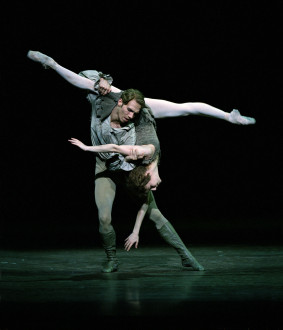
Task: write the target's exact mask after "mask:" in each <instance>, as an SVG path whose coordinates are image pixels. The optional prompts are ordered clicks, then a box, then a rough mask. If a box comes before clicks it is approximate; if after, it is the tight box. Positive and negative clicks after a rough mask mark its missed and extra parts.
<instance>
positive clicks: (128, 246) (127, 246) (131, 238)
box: [125, 233, 139, 251]
mask: <svg viewBox="0 0 283 330" xmlns="http://www.w3.org/2000/svg"><path fill="white" fill-rule="evenodd" d="M134 243H136V244H135V248H136V249H137V247H138V244H139V235H138V234H136V233H132V234H131V235H130V236H129V237H128V238H126V239H125V250H126V251H130V249H131V247H132V245H133V244H134Z"/></svg>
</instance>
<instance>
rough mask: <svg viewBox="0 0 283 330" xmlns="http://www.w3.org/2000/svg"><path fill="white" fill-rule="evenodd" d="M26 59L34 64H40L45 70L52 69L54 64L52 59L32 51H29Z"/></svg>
mask: <svg viewBox="0 0 283 330" xmlns="http://www.w3.org/2000/svg"><path fill="white" fill-rule="evenodd" d="M27 57H28V58H30V59H31V60H33V61H35V62H39V63H41V64H42V65H43V66H44V68H45V69H48V68H50V67H52V66H53V65H54V64H56V62H55V61H54V60H53V58H51V57H49V56H47V55H44V54H42V53H40V52H37V51H33V50H30V51H29V52H28V53H27Z"/></svg>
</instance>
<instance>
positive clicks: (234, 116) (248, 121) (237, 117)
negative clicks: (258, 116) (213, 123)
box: [229, 109, 256, 125]
mask: <svg viewBox="0 0 283 330" xmlns="http://www.w3.org/2000/svg"><path fill="white" fill-rule="evenodd" d="M229 121H230V123H232V124H238V125H253V124H255V123H256V120H255V119H254V118H251V117H245V116H242V115H241V114H240V112H239V110H236V109H234V110H233V111H232V112H231V113H229Z"/></svg>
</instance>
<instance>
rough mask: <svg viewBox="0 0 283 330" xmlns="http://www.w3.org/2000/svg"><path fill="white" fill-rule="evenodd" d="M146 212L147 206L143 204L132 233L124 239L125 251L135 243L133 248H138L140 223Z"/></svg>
mask: <svg viewBox="0 0 283 330" xmlns="http://www.w3.org/2000/svg"><path fill="white" fill-rule="evenodd" d="M147 210H148V204H147V203H144V204H143V205H142V206H141V208H140V209H139V211H138V214H137V218H136V222H135V226H134V229H133V232H132V233H131V235H130V236H129V237H127V238H126V239H125V250H126V251H130V249H131V247H132V245H133V244H135V243H136V244H135V248H137V247H138V244H139V232H140V228H141V225H142V222H143V219H144V216H145V214H146V212H147Z"/></svg>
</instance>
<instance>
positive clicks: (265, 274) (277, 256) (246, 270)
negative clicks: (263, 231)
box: [0, 245, 283, 330]
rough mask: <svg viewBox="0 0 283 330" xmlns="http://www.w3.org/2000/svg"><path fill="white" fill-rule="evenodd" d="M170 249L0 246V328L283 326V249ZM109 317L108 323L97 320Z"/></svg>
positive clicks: (257, 327)
mask: <svg viewBox="0 0 283 330" xmlns="http://www.w3.org/2000/svg"><path fill="white" fill-rule="evenodd" d="M189 249H190V251H191V252H192V253H193V254H194V255H195V256H196V257H197V259H198V260H199V262H200V263H201V264H202V265H203V266H204V267H205V268H206V270H205V271H201V272H197V271H192V270H191V269H183V268H182V267H181V263H180V259H179V257H178V255H177V253H176V252H175V250H173V249H171V248H170V247H167V246H153V247H152V246H146V247H139V248H138V249H132V250H131V251H130V252H126V251H124V250H123V249H122V248H118V250H117V254H118V257H119V260H120V262H121V263H120V268H119V271H118V272H115V273H111V274H104V273H101V271H100V268H101V263H102V262H103V261H104V258H105V256H104V252H103V250H102V248H101V249H100V248H93V249H68V250H67V249H45V250H44V249H42V250H20V249H17V250H1V251H0V267H1V281H0V298H1V300H0V306H1V309H0V312H1V315H0V329H1V330H2V329H7V330H9V329H39V330H40V329H114V328H125V329H153V328H155V329H283V246H280V245H274V246H273V245H266V246H259V245H250V246H248V245H210V246H209V245H207V246H192V247H191V246H189ZM100 321H102V322H103V326H99V325H98V323H99V322H100Z"/></svg>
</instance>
